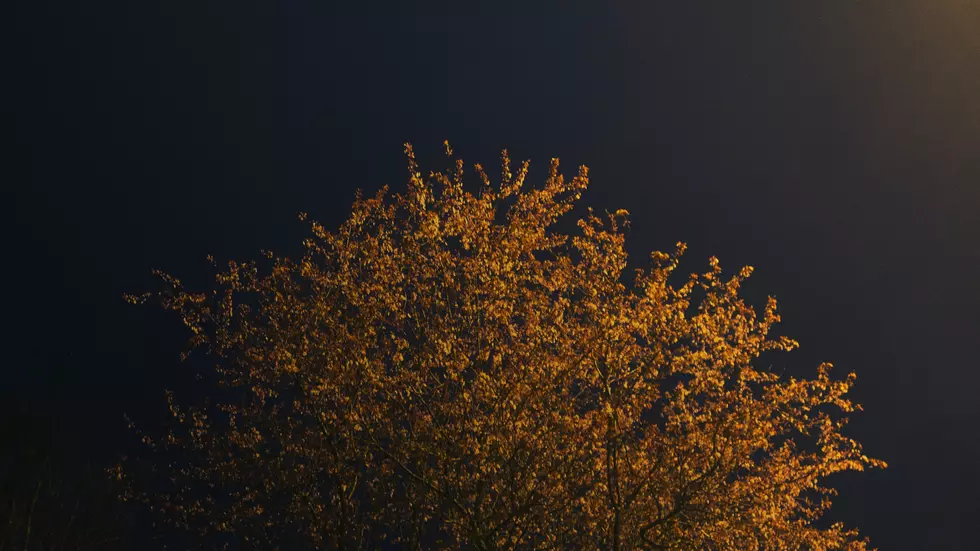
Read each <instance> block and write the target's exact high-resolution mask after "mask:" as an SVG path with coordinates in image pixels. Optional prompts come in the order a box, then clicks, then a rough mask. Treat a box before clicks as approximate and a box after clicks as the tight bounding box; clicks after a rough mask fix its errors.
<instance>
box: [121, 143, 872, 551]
mask: <svg viewBox="0 0 980 551" xmlns="http://www.w3.org/2000/svg"><path fill="white" fill-rule="evenodd" d="M405 151H406V155H407V158H408V169H409V183H408V187H407V189H406V191H405V193H404V194H397V195H393V196H391V195H389V193H388V190H387V189H382V190H381V191H380V192H378V193H377V194H376V195H375V196H374V197H371V198H368V199H365V198H364V197H363V196H361V195H358V197H357V199H356V201H355V203H354V205H353V207H352V212H351V216H350V217H349V218H348V220H347V221H346V222H344V223H343V224H342V225H341V226H340V227H339V228H338V229H337V230H336V231H335V232H330V231H327V230H326V229H325V228H323V227H322V226H320V225H319V224H317V223H315V222H309V224H310V227H311V234H312V237H310V238H308V239H306V240H305V241H304V244H305V247H306V254H305V255H304V256H303V257H302V258H301V259H299V260H290V259H287V258H280V257H277V256H275V255H273V254H272V253H268V254H267V255H266V256H267V259H269V261H270V264H271V265H270V266H269V267H268V268H265V269H263V270H260V269H259V267H258V265H257V264H256V263H235V262H230V263H228V265H227V268H226V269H224V270H221V271H219V273H218V274H217V276H216V285H215V288H214V289H213V290H212V291H211V292H209V293H203V294H193V293H188V292H186V291H184V290H183V288H182V287H181V285H180V282H179V281H178V280H176V279H174V278H172V277H170V276H167V275H165V274H161V277H162V278H163V281H164V283H165V285H166V290H165V292H163V293H161V294H160V295H159V298H160V300H161V304H162V305H163V307H164V308H166V309H169V310H173V311H176V312H178V313H179V314H180V315H181V317H182V319H183V322H184V324H185V325H187V327H189V328H190V330H191V332H192V335H193V336H192V338H191V345H192V346H194V347H206V350H207V351H209V352H210V353H211V354H212V355H213V356H215V357H216V358H217V359H218V360H219V365H218V368H217V373H216V375H217V376H218V378H219V380H220V382H221V383H222V385H223V388H224V389H225V390H224V391H223V392H225V394H222V396H225V397H226V398H228V397H229V396H230V397H233V398H234V399H230V398H228V399H225V400H221V401H218V403H215V404H212V405H210V406H207V405H198V406H196V407H191V408H189V409H186V410H184V409H179V408H177V407H176V406H173V412H174V430H173V431H172V432H171V433H170V434H169V435H168V436H167V438H166V439H164V441H165V442H166V447H167V449H168V450H172V451H174V453H177V452H179V453H180V454H182V455H180V454H178V457H181V458H182V459H180V460H176V461H174V462H172V463H170V464H169V466H168V469H165V471H166V472H168V473H169V474H168V475H167V476H168V477H170V478H169V480H170V484H169V490H168V491H167V492H164V493H163V494H160V495H161V496H163V500H164V501H166V503H167V505H166V507H160V509H161V510H162V511H163V512H164V513H165V516H166V517H167V518H169V519H171V520H173V521H175V522H176V524H178V525H181V526H188V527H195V528H200V529H201V530H202V533H213V532H234V533H236V534H241V535H248V537H249V538H250V539H249V541H251V542H254V546H256V547H257V548H260V547H261V548H264V547H263V546H264V545H265V546H268V545H279V546H286V543H285V542H293V543H291V544H290V545H292V546H296V545H300V543H299V542H302V544H303V545H307V546H310V547H316V548H323V547H329V548H338V549H339V548H375V547H377V546H378V545H380V544H381V542H382V541H383V540H384V541H389V542H399V543H401V544H403V545H405V546H407V547H413V548H419V547H425V548H430V547H448V548H459V547H472V548H476V549H539V548H556V547H557V548H581V549H627V548H629V549H702V548H710V549H731V550H745V549H776V548H779V549H784V548H785V549H801V548H806V549H844V548H847V549H861V548H863V545H864V544H863V543H861V542H858V541H857V540H856V537H857V536H856V534H855V533H854V532H853V531H850V530H847V529H845V528H843V527H841V526H839V525H833V526H831V527H829V528H818V527H817V524H816V523H815V521H816V520H817V519H818V518H820V516H821V514H822V513H823V512H824V511H825V510H826V509H827V507H829V503H830V501H829V497H830V496H831V495H832V491H831V490H830V489H828V488H826V487H824V486H822V480H823V479H824V478H825V477H826V476H828V475H830V474H832V473H834V472H838V471H844V470H861V469H863V468H865V467H868V466H883V463H881V462H879V461H877V460H873V459H869V458H868V457H866V456H865V455H863V453H862V452H861V449H860V446H859V445H858V444H857V443H856V442H854V441H853V440H851V439H848V438H846V437H844V436H843V435H842V434H841V429H842V428H843V425H844V422H845V420H846V417H843V414H846V413H848V412H851V411H853V410H854V409H856V406H855V405H854V404H852V403H851V402H850V401H849V400H848V399H847V398H846V394H847V391H848V390H849V389H850V387H851V385H852V383H853V377H852V376H848V377H847V378H846V379H844V380H837V379H832V378H831V375H830V368H829V366H828V365H824V366H821V367H820V369H819V370H818V372H817V376H816V378H815V379H812V380H795V379H788V378H783V377H779V376H777V375H776V374H774V373H772V372H770V371H768V370H765V369H760V368H759V367H757V366H756V363H757V362H756V360H757V358H758V357H759V356H760V354H762V353H764V352H766V351H772V350H784V351H788V350H791V349H793V348H794V347H795V346H796V343H795V342H794V341H792V340H790V339H787V338H783V337H773V336H771V335H770V332H771V330H772V328H773V327H774V326H775V325H776V324H777V323H778V322H779V316H778V314H777V312H776V305H775V301H774V300H772V299H770V300H769V301H768V302H767V304H766V305H765V306H764V308H763V310H762V312H761V314H759V313H757V312H756V310H755V309H754V308H752V307H750V306H748V305H746V304H745V303H744V302H743V301H742V299H741V298H740V296H739V290H740V286H741V284H742V283H743V281H744V280H745V279H746V278H748V277H749V276H750V275H751V272H752V270H751V268H743V269H742V270H740V271H739V272H738V273H737V274H736V275H734V276H726V275H725V274H724V273H723V271H722V269H721V266H720V263H719V262H718V260H717V259H714V258H712V259H710V261H709V263H708V268H709V269H708V271H707V272H705V273H702V274H694V275H691V276H690V277H688V278H687V279H686V280H685V281H682V282H681V283H680V285H674V284H672V283H671V282H669V281H668V280H669V279H671V278H672V274H673V273H674V272H675V270H676V268H677V267H678V263H679V260H680V257H681V256H682V255H683V253H684V248H685V247H684V245H683V244H680V243H679V244H678V245H677V248H676V250H675V251H674V252H673V253H660V252H655V253H653V254H652V255H651V267H649V268H647V269H642V270H639V271H638V272H637V273H636V275H635V278H633V279H632V280H631V281H632V283H631V284H627V278H625V277H624V270H625V269H626V261H627V254H626V250H625V239H624V234H623V229H624V228H625V227H626V226H627V225H628V223H629V218H628V216H629V213H628V212H627V211H625V210H618V211H616V212H614V213H612V214H608V215H606V216H604V217H600V216H597V215H595V214H594V213H592V212H591V211H589V212H588V213H587V214H586V215H585V216H584V217H583V218H582V219H580V220H579V221H578V224H577V230H576V231H575V232H574V234H572V235H566V234H564V233H562V232H561V231H559V230H558V229H557V227H556V223H557V222H558V220H559V219H560V218H561V217H562V216H563V215H567V214H568V213H569V212H570V211H571V210H572V208H573V207H574V204H575V201H577V200H578V199H579V197H580V195H581V193H582V191H584V190H585V188H586V186H587V183H588V172H587V170H586V169H585V168H584V167H583V168H581V169H579V171H578V174H577V175H576V176H575V177H573V178H571V179H565V178H564V177H563V176H562V175H561V174H560V172H559V165H558V161H557V160H553V161H552V162H551V164H550V167H549V169H548V175H547V178H546V180H545V183H544V185H543V186H540V187H533V186H530V185H528V184H527V183H526V179H527V177H528V174H529V165H528V163H522V164H521V165H520V166H519V167H517V168H516V169H515V168H513V167H512V166H511V161H510V159H509V157H508V156H507V153H506V152H505V153H504V154H503V158H502V163H501V179H500V183H499V184H497V185H493V184H492V183H491V180H490V178H489V177H488V176H487V174H486V172H485V171H484V170H483V168H482V167H480V166H479V165H476V167H475V173H476V175H477V178H478V179H479V182H480V187H479V189H478V191H477V192H476V193H471V192H469V191H466V189H465V188H464V185H463V180H464V165H463V163H462V162H461V161H454V162H453V168H452V169H451V170H450V171H448V172H447V173H433V174H430V175H429V176H428V177H423V176H422V172H421V171H420V169H419V167H418V165H417V163H416V160H415V156H414V153H413V151H412V148H411V146H408V145H406V149H405ZM446 152H447V154H448V155H449V156H450V157H452V150H451V148H449V147H448V144H446ZM300 218H301V219H302V220H306V219H307V217H306V215H301V217H300ZM143 298H144V297H135V298H134V299H133V300H134V301H140V300H143ZM154 442H155V441H154ZM142 497H143V498H144V499H146V500H147V501H148V502H150V503H151V504H159V501H160V500H159V499H157V498H158V497H160V496H150V495H147V494H143V495H142ZM439 541H441V542H443V543H442V544H440V545H437V542H439Z"/></svg>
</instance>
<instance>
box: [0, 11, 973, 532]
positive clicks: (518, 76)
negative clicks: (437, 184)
mask: <svg viewBox="0 0 980 551" xmlns="http://www.w3.org/2000/svg"><path fill="white" fill-rule="evenodd" d="M365 4H367V3H365ZM560 4H564V5H560ZM560 4H559V3H555V4H554V5H550V3H549V4H548V5H546V3H545V2H530V1H528V2H522V3H519V4H517V5H514V6H510V5H507V4H505V3H501V2H488V3H468V2H452V3H442V4H434V3H432V4H426V5H424V6H423V5H418V6H415V5H412V4H411V3H410V2H397V3H395V2H392V3H389V4H388V5H383V4H382V3H375V4H373V5H370V6H368V5H364V6H359V7H351V6H339V5H338V6H331V5H330V3H329V2H326V1H321V2H264V3H262V2H241V1H240V2H228V3H225V4H220V5H219V3H217V2H210V1H204V0H198V1H194V2H160V3H155V2H90V3H78V4H75V5H71V4H68V3H55V2H43V1H41V2H31V3H20V5H19V6H18V7H16V8H14V14H13V17H12V19H10V23H8V24H11V25H12V26H13V27H14V28H13V32H12V33H8V41H9V45H8V46H7V47H6V48H5V49H6V50H7V52H6V53H7V56H8V57H9V61H8V62H7V63H5V69H4V73H5V74H6V76H7V78H4V81H5V84H4V88H6V90H5V92H6V93H7V94H10V95H9V99H7V100H6V101H5V102H4V104H5V105H4V107H5V111H8V117H7V118H8V119H9V120H12V124H10V125H5V127H6V128H8V129H10V131H11V132H12V133H13V136H12V137H13V142H14V145H13V147H12V148H10V147H8V148H7V149H6V153H7V155H9V158H8V159H7V160H6V161H5V162H4V176H3V193H4V202H5V203H7V204H12V207H13V208H12V212H10V211H9V210H8V213H9V214H8V215H7V219H8V220H12V222H13V224H12V225H11V228H10V229H8V230H7V231H6V232H5V233H6V235H7V236H8V240H7V246H6V249H7V250H6V251H5V258H6V261H5V262H4V264H5V268H4V270H3V275H2V277H3V286H4V290H5V292H6V296H7V299H6V300H5V301H4V303H5V304H4V307H5V310H6V312H5V315H4V318H5V319H6V321H7V325H6V330H5V334H4V337H5V338H4V341H5V349H6V354H5V357H4V360H3V363H2V364H0V365H2V367H0V369H2V371H3V373H2V375H3V381H4V383H3V384H2V385H0V389H2V390H0V400H2V401H3V405H2V406H0V412H2V414H3V415H4V434H5V435H6V436H4V437H5V438H7V442H5V443H4V444H3V446H7V445H8V443H9V442H13V445H12V446H10V448H15V447H17V446H21V445H23V444H24V442H27V441H37V442H42V443H43V442H47V441H50V440H53V441H55V442H57V445H56V446H55V447H56V448H58V449H59V450H60V449H69V450H79V449H84V450H86V451H89V452H91V453H92V454H94V455H95V456H98V457H111V456H112V454H114V453H117V450H118V449H119V447H120V446H121V445H122V444H121V443H120V442H121V440H120V435H121V434H122V433H123V431H122V430H121V429H122V423H121V415H122V413H123V412H124V411H128V412H130V413H132V414H134V415H136V416H142V417H144V418H152V417H153V416H154V415H156V414H157V413H158V409H159V408H158V407H157V405H158V404H162V402H161V400H162V395H161V391H162V389H163V388H164V386H168V385H172V384H174V377H175V376H174V375H173V373H174V371H175V370H177V369H178V368H177V367H175V365H176V360H177V354H178V352H179V350H180V347H181V345H182V338H183V335H182V333H181V332H180V331H179V330H178V328H176V325H175V321H176V320H171V319H168V318H166V317H165V316H164V315H163V314H161V313H158V312H155V311H151V310H147V309H135V308H131V307H126V306H125V305H123V304H122V301H121V299H120V295H121V294H122V293H123V292H126V291H140V290H143V289H147V288H152V285H153V281H152V279H151V278H150V277H149V270H150V268H154V267H156V268H163V269H166V270H168V271H170V272H172V273H175V274H176V275H179V276H185V279H186V280H188V281H189V282H195V281H197V282H202V283H203V282H205V281H206V280H205V278H206V274H207V273H208V272H207V265H206V263H205V262H204V257H205V255H207V254H208V253H211V254H214V255H215V256H217V257H218V258H231V257H235V258H249V257H254V256H256V254H257V251H258V250H259V249H260V248H270V249H273V250H277V251H280V250H286V251H288V250H295V248H296V245H297V244H298V243H299V241H300V239H302V238H303V237H305V234H304V230H303V228H302V227H301V226H300V224H299V223H298V222H296V217H295V214H296V213H297V212H298V211H301V210H302V211H309V212H310V213H312V215H313V216H314V217H316V218H318V219H319V220H321V221H322V222H323V223H324V224H325V225H327V226H328V227H331V226H336V225H337V224H338V223H339V221H340V220H342V219H343V217H344V216H345V214H346V212H347V209H348V207H349V205H350V202H351V200H352V199H353V194H354V190H355V189H356V188H358V187H360V188H363V189H365V191H373V190H375V189H377V188H378V187H379V186H380V185H382V184H386V183H387V184H391V185H392V186H393V187H394V188H395V189H396V190H397V189H400V187H399V186H402V185H403V184H404V169H403V166H404V163H403V159H402V157H401V144H402V142H404V141H412V142H414V143H415V144H416V147H417V150H418V151H419V155H420V160H421V161H422V163H423V165H427V166H429V167H433V166H436V165H437V164H438V163H441V162H442V157H441V155H440V153H439V152H440V149H441V143H442V140H444V139H448V140H450V142H451V143H452V144H453V146H454V148H455V149H456V152H457V154H458V155H460V156H462V157H463V158H464V159H466V160H468V161H470V162H483V163H484V164H487V165H493V163H494V162H495V160H496V159H497V157H498V155H499V150H500V149H501V148H504V147H507V148H509V149H510V150H511V152H512V155H513V156H514V157H515V158H530V159H531V160H532V170H533V167H538V168H539V169H542V168H543V167H544V166H546V163H547V160H548V159H549V158H550V157H553V156H557V157H560V158H561V159H562V160H563V163H564V165H565V166H566V167H568V168H569V169H571V168H572V167H574V166H575V165H577V164H581V163H585V164H588V165H589V166H590V168H591V175H592V182H593V183H592V187H591V189H590V191H589V192H588V194H587V195H586V197H585V199H584V200H585V201H586V202H588V203H590V204H592V205H594V206H596V207H598V208H609V209H614V208H622V207H625V208H627V209H629V210H630V211H631V213H632V215H633V217H632V219H633V225H632V228H631V232H630V243H631V245H630V250H631V251H633V253H634V255H635V257H636V258H638V259H642V258H644V257H645V255H646V253H647V252H648V251H649V250H651V249H654V248H670V247H672V244H673V243H674V242H676V241H678V240H685V241H687V242H688V243H689V244H690V251H689V254H688V257H687V263H686V267H687V269H688V270H689V271H695V270H700V269H703V268H704V267H705V263H706V259H707V257H708V256H709V255H716V256H718V257H720V258H721V260H722V265H723V266H728V267H729V268H731V269H734V268H736V267H738V266H740V265H743V264H752V265H754V266H756V268H757V271H756V275H755V276H754V281H753V283H752V284H751V286H750V287H749V291H750V293H754V294H755V296H759V297H761V296H764V295H765V294H766V293H772V294H775V295H776V296H777V297H778V298H779V299H780V301H781V305H782V310H783V313H784V320H785V323H784V326H783V331H784V332H785V333H786V334H788V335H790V336H792V337H794V338H797V339H798V340H800V341H801V343H802V345H803V346H802V349H801V350H800V351H798V352H796V353H793V354H792V355H788V356H786V357H784V358H783V359H782V361H785V362H786V364H787V366H788V369H791V370H793V371H794V372H798V373H808V372H812V369H813V368H814V367H815V366H816V364H817V363H818V362H819V361H824V360H826V361H831V362H834V363H835V364H837V365H838V366H840V367H841V368H842V370H854V371H856V372H857V373H858V387H857V390H856V393H857V396H858V398H859V399H860V401H862V402H863V403H864V405H865V408H866V411H865V412H864V413H861V414H859V415H857V416H856V418H855V420H854V421H853V423H852V431H851V434H852V435H854V436H855V437H857V438H858V439H859V440H862V441H863V442H864V443H865V446H866V448H867V450H868V453H869V455H874V456H877V457H880V458H882V459H885V460H886V461H888V462H889V463H890V464H891V468H890V469H888V470H887V471H882V472H871V473H866V474H863V475H859V474H849V475H842V476H840V477H839V485H840V487H841V490H842V495H841V497H840V498H839V499H838V502H837V505H836V507H835V513H834V515H833V516H834V518H839V519H843V520H846V521H848V522H850V523H852V524H856V525H858V526H859V527H860V528H862V530H863V531H864V532H865V533H866V534H867V535H869V536H871V537H872V541H873V543H875V544H876V545H878V546H879V547H881V548H882V549H890V550H920V549H952V550H956V549H962V550H966V549H977V548H980V529H978V528H976V525H977V523H976V519H977V517H978V513H980V506H978V500H977V494H978V491H980V471H978V468H977V466H978V465H980V429H978V426H980V401H978V400H977V398H976V395H977V389H978V386H980V375H978V371H977V368H978V367H980V365H978V364H980V362H978V359H977V348H978V345H980V286H978V282H980V216H978V214H977V212H978V209H980V2H977V1H971V0H929V1H928V2H926V1H922V0H880V1H869V0H864V1H860V2H859V1H840V2H787V1H785V0H783V1H778V2H777V1H772V2H737V1H731V0H725V1H717V2H654V1H645V2H636V3H634V4H629V3H624V2H594V3H588V4H587V3H585V2H564V3H560ZM534 174H535V173H534V172H533V171H532V179H533V175H534ZM537 174H538V176H541V173H540V172H538V173H537ZM8 197H9V199H8ZM8 201H9V202H8ZM18 427H19V428H18ZM24 427H30V429H29V430H28V429H25V428H24ZM8 449H9V448H8ZM66 453H67V452H66Z"/></svg>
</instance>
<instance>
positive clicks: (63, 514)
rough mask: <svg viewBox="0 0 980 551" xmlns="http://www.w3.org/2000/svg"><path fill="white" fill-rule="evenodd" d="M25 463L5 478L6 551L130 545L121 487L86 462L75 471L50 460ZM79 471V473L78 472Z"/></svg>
mask: <svg viewBox="0 0 980 551" xmlns="http://www.w3.org/2000/svg"><path fill="white" fill-rule="evenodd" d="M27 459H33V460H32V461H31V463H30V464H27V465H25V464H23V463H22V462H16V463H20V464H17V465H15V468H13V469H11V472H10V473H9V476H4V477H0V551H31V550H39V551H108V550H115V549H127V548H128V547H127V545H126V538H125V537H124V536H125V535H126V528H127V527H128V526H127V525H128V523H129V518H128V517H127V515H126V512H125V511H123V510H122V509H121V507H120V506H119V503H118V502H117V501H116V499H115V494H116V491H117V490H118V489H117V488H114V487H113V485H112V484H111V482H110V481H107V480H105V479H104V478H103V477H101V476H99V473H100V470H96V469H93V468H91V467H90V466H85V467H83V468H82V469H80V472H77V471H78V470H76V472H72V469H66V468H64V467H61V466H57V465H56V464H55V463H53V462H52V461H51V459H50V458H45V459H44V460H43V461H40V462H38V461H36V459H37V458H27ZM72 475H74V476H72Z"/></svg>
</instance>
